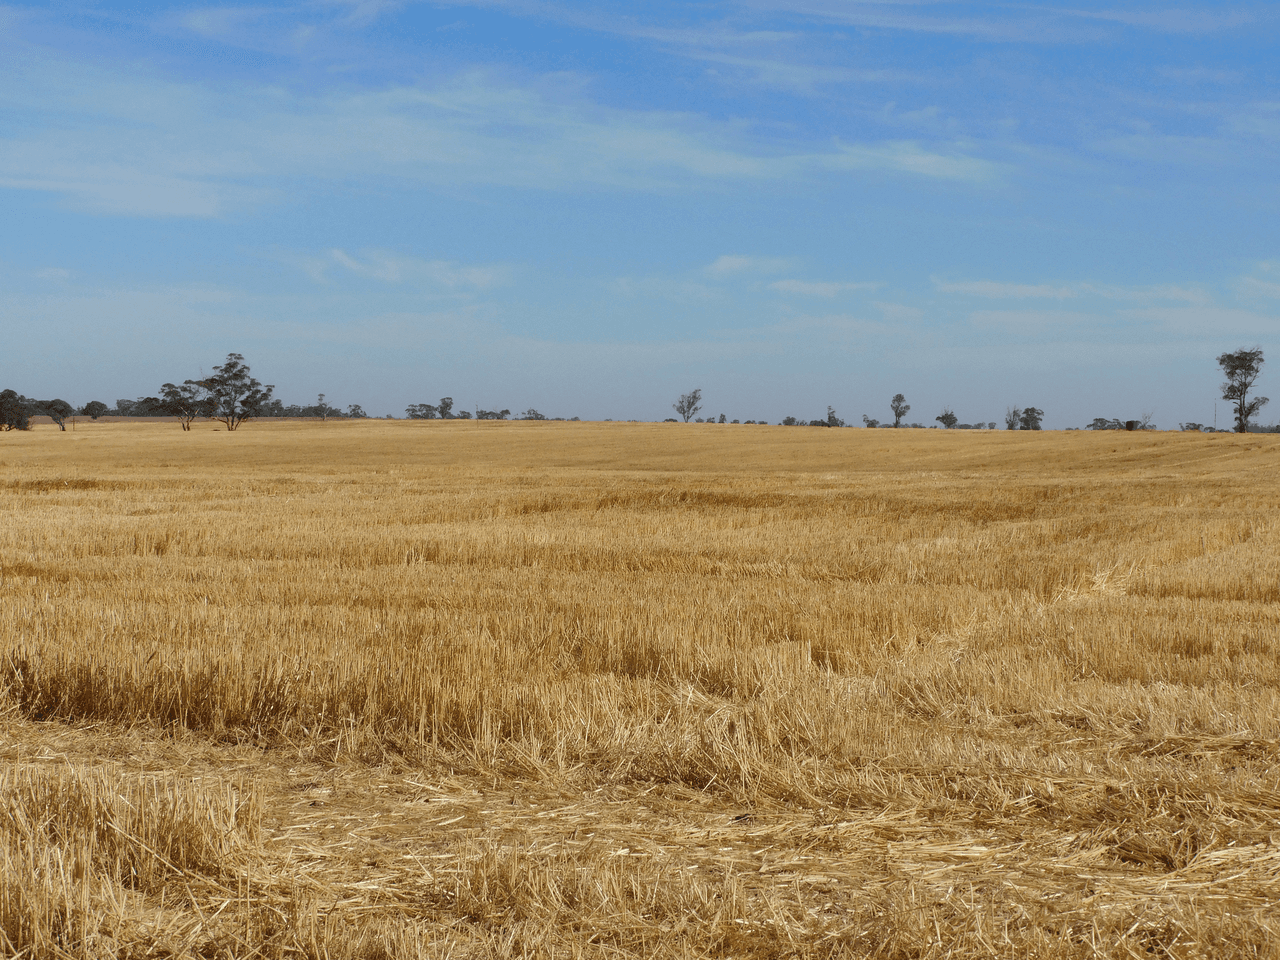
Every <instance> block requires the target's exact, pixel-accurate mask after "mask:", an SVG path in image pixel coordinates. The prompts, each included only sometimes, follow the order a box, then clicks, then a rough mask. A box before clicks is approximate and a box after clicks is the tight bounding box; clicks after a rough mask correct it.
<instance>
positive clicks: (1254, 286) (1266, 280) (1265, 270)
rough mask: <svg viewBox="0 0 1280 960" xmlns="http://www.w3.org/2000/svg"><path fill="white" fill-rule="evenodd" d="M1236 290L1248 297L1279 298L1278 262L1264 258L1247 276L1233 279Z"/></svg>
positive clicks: (1279, 275) (1279, 273)
mask: <svg viewBox="0 0 1280 960" xmlns="http://www.w3.org/2000/svg"><path fill="white" fill-rule="evenodd" d="M1235 288H1236V291H1237V292H1238V293H1239V294H1240V295H1242V296H1244V297H1247V298H1249V299H1256V298H1258V297H1264V298H1272V297H1275V298H1280V262H1275V261H1269V260H1264V261H1263V262H1261V263H1259V264H1257V266H1256V267H1255V268H1254V270H1253V272H1252V274H1251V275H1249V276H1244V277H1239V278H1238V279H1237V280H1236V281H1235Z"/></svg>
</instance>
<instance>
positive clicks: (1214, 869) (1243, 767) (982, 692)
mask: <svg viewBox="0 0 1280 960" xmlns="http://www.w3.org/2000/svg"><path fill="white" fill-rule="evenodd" d="M1278 477H1280V438H1278V437H1274V436H1258V435H1251V436H1244V437H1238V436H1227V435H1213V436H1200V435H1181V434H1171V433H1147V434H1124V433H1120V434H1117V433H1105V434H1092V433H1039V434H1028V433H1022V432H1015V433H1009V432H1003V431H1002V432H990V433H988V432H981V433H978V432H963V433H959V432H957V433H944V432H942V431H911V430H904V431H886V430H879V431H869V430H821V429H816V428H781V427H764V426H733V425H710V424H708V425H692V424H691V425H683V424H681V425H675V424H654V425H647V424H586V423H570V424H563V423H523V422H522V423H460V422H449V423H444V422H434V423H433V422H384V421H365V422H330V423H323V424H322V423H253V422H250V423H249V424H247V425H245V426H244V427H243V428H242V429H241V430H240V431H238V432H236V433H234V434H229V433H226V432H225V431H222V430H221V429H220V428H219V429H216V430H215V429H211V428H209V427H208V426H198V427H197V429H196V430H195V431H194V432H192V433H189V434H187V433H183V432H182V431H181V430H179V429H178V427H177V426H176V425H174V424H168V423H163V424H147V423H120V424H88V423H83V422H82V423H80V424H78V425H77V429H76V430H75V432H67V433H59V432H57V431H55V430H53V429H52V428H49V427H41V428H38V429H36V430H34V431H33V432H31V433H29V434H15V433H10V434H4V435H0V489H3V492H4V504H5V510H4V523H3V525H0V577H2V582H0V691H2V694H0V754H2V759H0V764H2V766H0V784H2V785H3V787H2V790H0V805H2V808H0V809H2V812H0V865H2V869H3V874H2V876H0V936H2V937H3V938H5V939H4V941H0V944H2V945H3V949H4V951H5V952H7V953H22V955H23V956H29V957H32V958H53V957H58V958H63V957H107V956H121V957H125V956H127V957H143V956H147V957H167V956H183V957H186V956H192V957H235V958H248V957H256V956H264V957H295V956H301V957H368V958H374V957H401V956H403V957H413V956H442V957H443V956H450V957H473V956H490V957H508V956H538V957H553V956H562V957H595V956H599V957H604V956H609V957H620V956H636V957H702V956H723V957H738V956H744V957H746V956H751V957H791V956H794V957H901V958H907V957H919V958H927V957H939V958H941V957H1011V958H1012V957H1028V956H1035V957H1043V958H1052V957H1133V956H1138V957H1147V956H1159V957H1264V956H1265V957H1272V956H1280V946H1278V944H1280V908H1277V903H1278V902H1280V822H1278V820H1277V816H1278V815H1280V773H1278V771H1277V769H1276V761H1277V757H1278V756H1280V696H1278V691H1280V662H1278V659H1277V657H1278V655H1280V606H1278V604H1277V601H1278V600H1280V530H1278V528H1277V515H1278V514H1277V507H1278V506H1280V483H1278V480H1277V478H1278Z"/></svg>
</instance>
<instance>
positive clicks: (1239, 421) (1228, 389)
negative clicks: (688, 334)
mask: <svg viewBox="0 0 1280 960" xmlns="http://www.w3.org/2000/svg"><path fill="white" fill-rule="evenodd" d="M1262 364H1263V359H1262V348H1261V347H1254V348H1253V349H1252V350H1245V349H1243V348H1241V349H1240V350H1237V351H1236V352H1235V353H1224V354H1222V356H1220V357H1218V366H1220V367H1221V368H1222V373H1223V375H1224V376H1225V377H1226V378H1227V380H1226V382H1225V383H1224V384H1223V385H1222V399H1223V400H1228V401H1230V402H1231V403H1233V404H1235V409H1236V426H1235V431H1236V433H1248V432H1249V421H1250V420H1252V419H1253V416H1254V414H1256V413H1257V412H1258V411H1259V410H1261V409H1262V408H1263V407H1265V406H1266V405H1267V403H1268V402H1269V401H1268V399H1267V398H1266V397H1254V398H1253V399H1252V400H1250V399H1249V391H1250V390H1251V389H1253V384H1254V381H1256V380H1257V379H1258V375H1259V374H1260V373H1262Z"/></svg>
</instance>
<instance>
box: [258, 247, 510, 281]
mask: <svg viewBox="0 0 1280 960" xmlns="http://www.w3.org/2000/svg"><path fill="white" fill-rule="evenodd" d="M279 259H281V260H283V261H285V262H287V263H291V264H293V265H294V266H296V267H298V268H299V269H300V270H302V271H303V272H304V273H306V274H307V276H309V277H311V279H312V280H315V281H316V282H317V283H326V282H329V281H330V280H331V279H332V276H333V273H334V270H335V269H338V270H340V271H341V272H342V273H346V274H353V275H355V276H358V277H364V278H367V279H371V280H379V281H382V282H383V283H387V284H404V283H409V284H418V285H424V286H429V287H435V288H443V289H445V290H450V291H479V290H488V289H490V288H492V287H495V286H498V285H499V284H502V283H504V282H506V280H507V279H508V276H509V273H510V271H509V269H508V268H506V267H501V266H473V265H468V264H459V263H454V262H452V261H447V260H424V259H421V258H418V257H407V256H403V255H401V254H395V253H390V252H388V251H385V250H366V251H363V252H361V253H359V254H356V255H352V254H350V253H348V252H347V251H345V250H342V249H339V248H334V249H332V250H329V251H327V252H326V253H324V254H323V255H320V256H313V255H312V256H308V255H297V254H284V255H281V256H280V257H279Z"/></svg>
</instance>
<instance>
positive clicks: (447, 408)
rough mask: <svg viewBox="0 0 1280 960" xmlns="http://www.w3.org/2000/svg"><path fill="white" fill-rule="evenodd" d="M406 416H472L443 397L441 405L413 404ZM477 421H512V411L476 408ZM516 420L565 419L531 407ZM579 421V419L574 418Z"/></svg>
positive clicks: (467, 418) (422, 418)
mask: <svg viewBox="0 0 1280 960" xmlns="http://www.w3.org/2000/svg"><path fill="white" fill-rule="evenodd" d="M404 413H405V416H406V417H408V418H409V419H410V420H470V419H472V414H471V411H470V410H456V411H455V410H454V409H453V397H441V398H440V402H439V403H411V404H409V406H407V407H405V408H404ZM475 419H476V420H510V419H512V417H511V411H510V410H506V409H502V410H481V409H480V408H479V407H477V408H476V412H475ZM515 419H516V420H564V419H565V418H564V417H548V416H545V415H544V414H541V413H539V412H538V411H537V410H535V409H533V407H530V408H529V409H528V410H526V411H525V412H524V413H519V414H516V416H515ZM572 419H573V420H575V421H576V420H578V419H579V418H578V417H573V418H572Z"/></svg>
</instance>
